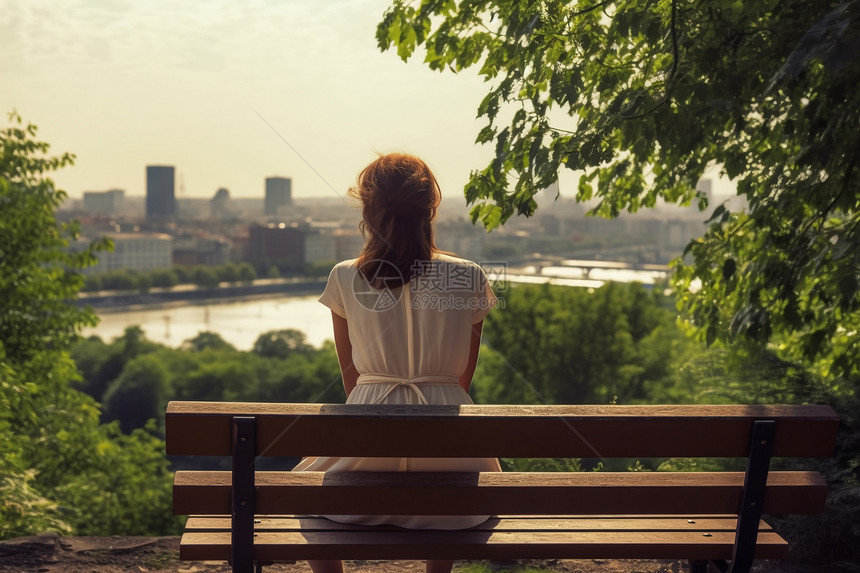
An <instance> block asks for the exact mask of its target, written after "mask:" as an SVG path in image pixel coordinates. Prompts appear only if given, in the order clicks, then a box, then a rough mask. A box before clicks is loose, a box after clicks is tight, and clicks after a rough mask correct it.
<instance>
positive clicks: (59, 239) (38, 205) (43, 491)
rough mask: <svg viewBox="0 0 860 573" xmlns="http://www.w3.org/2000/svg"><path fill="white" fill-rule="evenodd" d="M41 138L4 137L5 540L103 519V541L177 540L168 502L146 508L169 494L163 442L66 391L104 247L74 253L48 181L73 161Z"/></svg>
mask: <svg viewBox="0 0 860 573" xmlns="http://www.w3.org/2000/svg"><path fill="white" fill-rule="evenodd" d="M36 132H37V130H36V128H35V126H33V125H23V123H22V120H21V118H20V117H18V116H17V115H15V114H11V115H10V125H9V126H8V127H5V128H3V129H2V130H0V434H2V435H3V439H2V440H0V499H2V502H0V536H2V537H10V536H15V535H26V534H31V533H41V532H44V531H46V530H54V531H61V532H91V531H94V529H92V528H93V527H94V524H95V523H96V522H97V519H100V520H102V522H105V521H108V522H110V523H112V524H114V525H115V526H116V527H115V528H113V529H111V530H109V531H107V530H104V529H102V530H101V532H102V533H103V534H107V533H115V534H123V533H132V532H139V531H141V529H140V526H141V525H142V524H147V527H149V526H152V528H151V529H150V530H149V532H150V533H168V532H172V531H174V530H175V526H176V523H177V520H176V518H174V517H173V516H172V515H171V511H170V508H169V506H167V505H153V504H151V503H149V500H150V499H151V498H152V496H153V495H155V496H159V495H163V494H164V493H165V492H166V493H167V495H169V492H170V475H169V473H168V471H167V468H166V465H165V464H164V463H163V455H160V458H161V461H159V456H155V455H153V454H152V452H158V451H159V450H162V449H163V444H162V443H161V442H160V441H159V440H157V439H155V438H153V437H152V436H151V435H149V434H148V433H147V432H146V431H140V432H137V433H135V434H133V435H131V436H122V435H120V434H119V432H118V430H117V428H116V427H115V426H101V425H99V408H98V404H97V403H96V402H95V401H94V400H93V399H91V398H90V397H88V396H86V395H85V394H82V393H81V392H78V391H76V390H74V389H72V388H71V387H70V382H72V381H74V380H76V379H77V378H78V376H79V374H78V371H77V369H76V368H75V364H74V363H73V362H72V359H71V357H70V356H69V352H68V349H69V346H70V345H71V344H72V342H73V341H74V340H76V339H77V338H78V333H79V332H80V330H81V328H83V327H84V326H86V325H92V324H95V316H94V315H93V313H92V312H91V311H90V310H88V309H81V308H77V307H75V306H74V305H73V304H72V302H71V300H72V299H74V298H75V296H76V295H77V292H78V289H79V288H80V287H81V285H82V284H83V277H82V276H81V272H80V271H81V269H83V268H84V267H85V266H87V265H90V264H93V263H94V261H95V257H94V256H93V251H94V250H96V249H99V248H105V247H107V243H105V242H97V243H95V244H93V245H90V247H89V248H88V249H86V250H84V251H82V252H77V253H73V252H71V251H69V250H67V247H68V245H69V242H70V241H72V240H74V238H75V237H76V236H77V225H76V224H74V223H68V224H66V223H59V222H58V221H57V220H56V219H55V217H54V210H55V209H56V208H57V206H59V205H60V203H61V202H62V201H63V199H64V197H65V193H64V192H63V191H61V190H58V189H56V188H55V187H54V183H53V182H52V181H51V179H50V178H48V177H47V176H46V174H47V172H49V171H51V170H54V169H58V168H60V167H63V166H65V165H68V164H70V163H71V162H72V156H71V155H69V154H63V155H61V156H58V157H51V156H48V155H47V152H48V149H49V148H48V144H47V143H44V142H40V141H38V140H36V139H35V136H36ZM144 452H149V454H148V455H144ZM144 483H145V486H146V491H144V489H143V484H144ZM96 513H98V516H96V515H95V514H96ZM155 524H158V525H157V526H156V525H155ZM111 527H113V525H112V526H111Z"/></svg>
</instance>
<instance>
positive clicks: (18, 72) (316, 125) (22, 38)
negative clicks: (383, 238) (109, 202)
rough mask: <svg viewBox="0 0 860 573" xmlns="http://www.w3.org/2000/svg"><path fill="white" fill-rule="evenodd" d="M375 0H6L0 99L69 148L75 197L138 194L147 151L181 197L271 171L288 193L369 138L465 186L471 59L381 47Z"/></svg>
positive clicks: (65, 177) (352, 154) (339, 178)
mask: <svg viewBox="0 0 860 573" xmlns="http://www.w3.org/2000/svg"><path fill="white" fill-rule="evenodd" d="M388 4H389V2H388V1H387V0H332V1H329V2H326V3H324V4H321V3H319V2H315V1H311V0H294V1H291V2H274V1H268V0H263V1H259V2H251V3H235V2H226V1H221V2H203V1H201V0H185V1H180V2H168V1H162V0H157V1H152V2H147V3H145V4H142V3H131V2H123V1H121V0H100V1H97V0H83V1H78V2H74V3H68V2H60V1H48V2H40V3H38V4H33V3H30V2H26V1H25V0H11V1H10V2H9V3H7V5H6V6H5V7H4V14H2V15H0V38H2V39H0V74H2V75H3V77H4V79H5V80H6V81H5V82H4V83H6V86H4V90H3V93H2V94H0V109H2V111H3V113H4V114H6V113H8V112H10V111H12V110H13V109H14V110H17V112H18V113H19V114H20V115H21V116H22V117H23V119H24V120H25V121H27V122H31V123H34V124H36V125H37V126H38V127H39V137H40V138H41V139H43V140H45V141H47V142H48V143H50V144H51V150H52V152H53V153H61V152H66V151H68V152H70V153H74V154H75V155H76V156H77V161H76V165H75V166H73V167H70V168H66V169H64V170H62V171H59V172H57V173H55V174H54V175H53V178H54V180H55V181H56V183H57V185H58V187H60V188H63V189H65V190H66V191H68V192H69V195H70V196H71V197H74V198H80V197H82V195H83V193H84V192H85V191H100V190H106V189H123V190H125V192H126V194H127V195H129V196H139V195H144V194H145V188H146V187H145V186H146V180H145V168H146V165H156V164H164V165H174V166H175V167H176V170H177V193H183V192H184V196H185V197H211V196H213V195H214V194H215V192H216V191H217V189H219V188H221V187H224V188H227V189H229V191H230V194H231V196H233V197H253V196H259V195H262V194H263V189H264V180H265V178H266V177H269V176H272V175H279V176H283V177H290V178H291V179H292V180H293V182H294V187H293V189H294V191H293V194H294V197H296V198H301V197H308V196H343V195H345V192H346V189H347V187H349V185H351V184H353V183H354V180H355V175H356V174H357V173H358V171H359V170H360V169H361V168H363V167H364V166H365V165H366V164H367V163H369V162H370V161H372V160H373V158H374V157H375V155H374V153H375V152H377V151H378V152H389V151H398V150H402V151H406V152H410V153H415V154H417V155H420V156H422V157H424V158H425V160H426V161H427V162H428V163H429V164H430V165H431V167H432V168H433V169H434V170H435V171H436V173H437V176H438V178H439V180H440V184H441V185H442V187H443V191H444V192H445V193H446V195H448V196H455V195H462V187H463V185H464V184H465V182H466V180H467V178H468V173H469V170H471V169H477V168H480V167H482V165H483V163H485V161H486V157H489V152H490V151H491V150H490V149H489V148H488V149H481V148H477V147H475V146H474V145H473V143H472V142H473V141H474V138H475V135H476V134H477V132H478V130H479V129H480V127H481V126H482V123H481V122H479V121H477V120H475V115H476V111H475V110H476V109H477V106H478V104H479V103H480V99H481V97H483V92H484V91H485V87H484V86H483V83H482V81H481V79H480V78H478V77H476V75H475V73H474V72H469V73H465V74H460V75H454V74H450V73H446V74H439V73H436V72H433V71H431V70H429V69H427V68H426V67H425V66H424V65H423V64H422V63H421V60H422V59H423V55H422V54H417V57H416V58H415V61H411V62H410V63H408V64H405V63H404V62H402V61H401V60H400V58H399V57H398V56H397V54H396V53H393V52H386V53H381V52H379V50H378V48H377V46H376V39H375V37H374V34H375V28H376V23H377V22H378V21H379V20H381V18H382V14H383V12H384V10H385V8H386V7H387V6H388ZM4 121H5V117H4ZM180 178H181V182H182V186H180V184H179V183H180ZM178 196H179V197H181V196H182V195H178Z"/></svg>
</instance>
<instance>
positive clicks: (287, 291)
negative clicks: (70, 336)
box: [75, 278, 326, 312]
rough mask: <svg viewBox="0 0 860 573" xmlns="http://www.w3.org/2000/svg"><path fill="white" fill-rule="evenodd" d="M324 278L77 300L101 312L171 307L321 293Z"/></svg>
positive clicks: (101, 295) (189, 287)
mask: <svg viewBox="0 0 860 573" xmlns="http://www.w3.org/2000/svg"><path fill="white" fill-rule="evenodd" d="M325 284H326V281H325V279H324V278H295V279H258V280H255V281H253V282H251V283H221V284H220V285H218V286H216V287H198V286H195V285H179V286H175V287H171V288H151V289H148V290H146V291H145V292H137V291H99V292H92V293H81V294H80V295H79V296H78V298H77V300H76V301H75V303H76V304H77V305H78V306H91V307H93V308H95V309H97V310H99V311H100V312H110V311H111V310H125V309H130V308H142V309H143V308H168V307H170V306H175V305H177V304H185V303H190V304H194V303H204V302H215V301H219V302H224V301H231V300H249V299H253V298H271V297H275V296H300V295H307V294H319V293H321V292H322V291H323V289H324V288H325Z"/></svg>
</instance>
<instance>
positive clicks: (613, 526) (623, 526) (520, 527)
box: [185, 515, 771, 532]
mask: <svg viewBox="0 0 860 573" xmlns="http://www.w3.org/2000/svg"><path fill="white" fill-rule="evenodd" d="M736 525H737V516H725V517H714V516H694V517H690V518H686V517H678V516H667V517H661V516H650V515H649V516H628V517H623V516H614V515H612V516H601V517H596V516H578V517H575V516H568V517H556V516H552V517H546V516H530V517H524V516H502V517H494V518H490V519H488V520H487V521H485V522H484V523H482V524H480V525H476V526H475V527H472V528H470V529H469V530H470V531H489V530H492V531H545V530H552V531H701V532H713V531H734V530H735V526H736ZM230 527H231V521H230V517H229V516H220V517H199V516H195V517H191V518H189V519H188V521H187V522H186V524H185V531H229V530H230ZM355 528H356V526H355V525H349V524H344V523H338V522H336V521H331V520H329V519H326V518H324V517H313V516H306V515H296V516H292V515H289V516H288V515H285V516H258V517H257V519H256V520H255V525H254V530H255V531H351V530H354V529H355ZM374 529H376V530H379V531H402V529H400V528H398V527H395V526H393V525H390V526H386V525H379V526H374ZM759 530H760V531H770V530H771V527H770V525H768V524H767V523H765V522H764V521H762V522H761V523H760V524H759Z"/></svg>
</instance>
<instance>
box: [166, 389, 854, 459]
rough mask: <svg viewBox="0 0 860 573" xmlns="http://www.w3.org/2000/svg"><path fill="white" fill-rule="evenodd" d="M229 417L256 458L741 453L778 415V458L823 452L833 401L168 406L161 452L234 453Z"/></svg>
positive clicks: (832, 430)
mask: <svg viewBox="0 0 860 573" xmlns="http://www.w3.org/2000/svg"><path fill="white" fill-rule="evenodd" d="M234 415H254V416H255V417H256V418H257V422H258V424H257V454H258V455H260V456H284V457H301V456H308V455H335V456H336V455H352V456H367V457H372V456H394V457H409V456H412V457H528V458H535V457H588V458H611V457H637V458H645V457H703V456H714V457H731V456H738V457H745V456H746V455H747V452H748V448H749V436H750V429H751V427H752V424H753V422H754V420H756V419H773V420H776V422H777V427H776V436H775V450H774V455H775V456H796V457H805V456H821V457H823V456H827V455H829V454H830V453H831V452H832V449H833V438H834V437H835V435H836V429H837V427H838V417H837V415H836V414H835V412H834V411H833V409H832V408H830V407H829V406H784V405H777V406H770V405H757V406H738V405H717V406H713V405H709V406H690V405H681V406H488V405H481V406H476V405H464V406H407V407H404V406H391V405H387V406H368V405H360V406H356V405H348V404H256V403H234V402H171V403H170V404H169V405H168V409H167V415H166V433H167V453H168V454H169V455H230V427H231V420H232V417H233V416H234ZM331 436H337V437H338V439H337V440H332V439H331ZM534 436H552V439H546V440H535V439H534Z"/></svg>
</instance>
